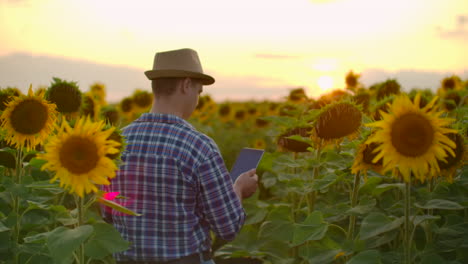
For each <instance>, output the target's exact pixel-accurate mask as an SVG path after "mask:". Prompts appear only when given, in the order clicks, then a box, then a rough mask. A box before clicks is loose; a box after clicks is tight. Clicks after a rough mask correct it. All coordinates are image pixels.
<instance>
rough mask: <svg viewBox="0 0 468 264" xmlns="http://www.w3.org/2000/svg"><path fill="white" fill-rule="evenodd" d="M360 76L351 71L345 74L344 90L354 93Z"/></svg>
mask: <svg viewBox="0 0 468 264" xmlns="http://www.w3.org/2000/svg"><path fill="white" fill-rule="evenodd" d="M359 77H361V75H360V74H357V73H354V72H353V71H349V72H348V73H347V74H346V77H345V82H346V89H348V90H351V91H354V90H355V89H356V87H357V86H358V83H359Z"/></svg>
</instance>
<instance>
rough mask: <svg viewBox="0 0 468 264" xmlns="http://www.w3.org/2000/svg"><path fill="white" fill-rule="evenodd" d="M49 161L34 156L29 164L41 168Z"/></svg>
mask: <svg viewBox="0 0 468 264" xmlns="http://www.w3.org/2000/svg"><path fill="white" fill-rule="evenodd" d="M46 163H47V160H42V159H38V158H32V159H31V160H30V161H29V166H32V167H35V168H38V169H40V168H41V167H42V165H44V164H46Z"/></svg>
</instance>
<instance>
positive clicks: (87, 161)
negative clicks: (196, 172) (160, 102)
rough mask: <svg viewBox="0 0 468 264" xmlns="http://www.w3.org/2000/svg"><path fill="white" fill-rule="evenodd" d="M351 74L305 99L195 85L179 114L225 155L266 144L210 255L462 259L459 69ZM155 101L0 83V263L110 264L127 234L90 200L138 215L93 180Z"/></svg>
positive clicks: (301, 263) (465, 122) (465, 197)
mask: <svg viewBox="0 0 468 264" xmlns="http://www.w3.org/2000/svg"><path fill="white" fill-rule="evenodd" d="M359 77H360V76H359V75H358V74H355V73H353V72H352V71H351V72H349V73H348V75H347V76H346V77H345V81H346V87H345V88H344V89H341V90H335V91H332V92H330V93H328V94H325V95H323V96H321V97H320V98H316V99H312V98H308V96H307V95H306V93H305V91H304V89H303V88H297V89H291V90H289V91H288V94H285V96H284V98H283V99H282V100H279V101H262V102H258V101H244V102H233V101H224V102H215V101H214V100H213V99H211V97H210V96H209V95H203V96H201V97H200V100H199V103H198V105H197V109H196V110H195V112H194V113H193V115H192V117H191V118H190V120H189V122H190V123H192V124H193V125H194V126H195V127H196V128H197V129H198V130H199V131H201V132H203V133H205V134H207V135H208V136H210V137H212V138H213V139H214V140H215V141H216V143H217V144H218V146H219V148H220V150H221V152H222V155H223V157H224V160H225V163H226V166H227V168H228V169H230V168H231V166H232V165H233V163H234V160H235V158H236V157H237V154H238V153H239V151H240V150H241V149H242V148H243V147H251V148H261V149H265V150H266V152H265V154H264V156H263V158H262V161H261V162H260V164H259V167H258V169H257V174H258V176H259V189H258V191H257V192H256V193H255V195H254V196H253V197H251V198H248V199H246V200H244V201H243V205H244V209H245V211H246V213H247V219H246V222H245V224H244V226H243V228H242V230H241V232H240V233H239V234H238V236H237V237H236V239H235V240H234V241H231V242H227V241H222V240H220V239H218V238H216V237H214V236H213V239H214V243H213V248H212V249H213V252H214V256H215V262H216V263H265V264H305V263H321V264H327V263H340V264H344V263H349V264H357V263H363V264H364V263H382V264H390V263H423V264H432V263H441V264H444V263H447V264H463V263H468V170H467V162H466V161H467V157H468V155H467V153H466V149H467V134H468V115H467V113H468V80H462V79H461V78H459V77H458V76H449V77H446V78H444V79H443V80H441V82H440V87H439V88H438V90H437V91H436V92H433V91H431V90H417V89H414V90H411V91H409V92H405V91H403V89H402V87H401V86H400V84H399V83H398V81H397V80H395V79H389V80H386V81H383V82H380V83H376V84H374V85H372V86H370V87H366V86H364V85H363V84H362V83H360V82H359ZM83 90H87V91H85V92H83ZM152 102H153V98H152V94H151V92H148V91H145V90H135V91H134V92H133V93H132V94H130V95H129V96H128V97H126V98H124V99H122V100H121V101H120V102H117V103H109V102H107V100H106V87H105V85H104V84H102V83H95V84H93V85H91V86H90V87H89V88H88V89H83V87H81V88H80V87H79V86H78V83H77V82H73V81H67V80H62V79H59V78H54V79H53V81H52V82H51V84H50V86H49V87H42V88H38V89H36V90H35V91H34V90H33V89H32V87H30V88H29V90H28V93H27V94H23V93H22V92H21V91H20V90H19V89H17V88H15V87H7V88H2V89H0V124H1V128H0V264H7V263H8V264H10V263H14V264H28V263H29V264H35V263H44V264H45V263H57V264H62V263H64V264H67V263H79V264H88V263H89V264H94V263H115V260H114V258H113V256H112V255H113V253H116V252H120V251H124V250H126V249H127V248H128V247H129V245H130V243H129V241H125V240H124V239H123V238H122V237H121V236H120V234H119V233H118V232H117V230H116V229H115V228H114V227H113V226H112V225H111V224H109V223H107V222H106V221H105V219H103V218H102V216H101V213H100V210H101V208H103V207H104V208H105V207H106V206H107V207H110V208H113V209H115V210H118V211H120V212H122V213H125V214H130V215H135V216H136V217H138V216H139V214H138V212H133V211H130V210H128V209H127V208H125V197H123V196H121V195H120V194H119V193H105V192H102V191H101V190H100V189H101V188H100V186H101V185H109V184H112V178H114V177H115V175H116V174H115V171H116V170H117V168H118V166H119V164H121V162H122V161H121V160H120V153H121V152H122V151H123V150H124V149H125V145H126V143H125V139H124V138H123V137H122V136H121V129H122V128H123V127H125V126H126V125H127V124H129V123H130V122H132V121H133V120H135V119H136V118H138V117H139V116H140V115H141V114H142V113H144V112H148V111H149V110H150V108H151V104H152Z"/></svg>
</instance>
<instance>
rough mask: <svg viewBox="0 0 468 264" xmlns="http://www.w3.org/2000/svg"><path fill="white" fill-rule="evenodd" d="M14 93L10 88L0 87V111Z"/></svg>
mask: <svg viewBox="0 0 468 264" xmlns="http://www.w3.org/2000/svg"><path fill="white" fill-rule="evenodd" d="M14 97H15V95H14V94H13V93H12V92H11V90H7V89H0V112H1V111H4V110H5V108H6V106H7V104H8V102H9V101H11V100H12V99H13V98H14Z"/></svg>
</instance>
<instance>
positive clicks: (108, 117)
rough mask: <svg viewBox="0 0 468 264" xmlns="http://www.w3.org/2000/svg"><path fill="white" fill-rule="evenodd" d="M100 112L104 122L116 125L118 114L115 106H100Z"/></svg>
mask: <svg viewBox="0 0 468 264" xmlns="http://www.w3.org/2000/svg"><path fill="white" fill-rule="evenodd" d="M101 112H102V115H103V118H104V121H105V122H106V123H109V124H110V125H113V126H117V124H118V123H119V120H120V116H119V111H117V109H116V107H115V106H105V107H103V108H102V110H101Z"/></svg>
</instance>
